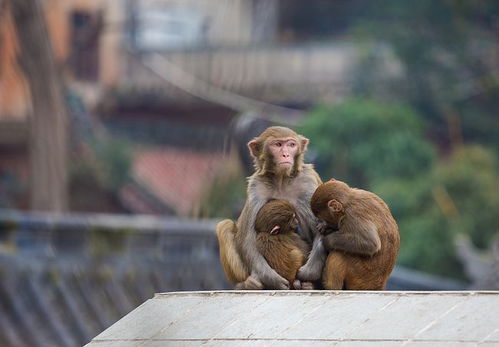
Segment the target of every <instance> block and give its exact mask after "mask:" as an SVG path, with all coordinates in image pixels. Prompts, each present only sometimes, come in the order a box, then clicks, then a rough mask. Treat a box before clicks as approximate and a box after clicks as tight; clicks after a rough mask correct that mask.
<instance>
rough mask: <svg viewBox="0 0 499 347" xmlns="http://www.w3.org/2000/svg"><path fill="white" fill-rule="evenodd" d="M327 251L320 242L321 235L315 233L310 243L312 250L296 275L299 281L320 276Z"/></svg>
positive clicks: (316, 278)
mask: <svg viewBox="0 0 499 347" xmlns="http://www.w3.org/2000/svg"><path fill="white" fill-rule="evenodd" d="M326 257H327V252H326V249H325V248H324V245H323V244H322V236H321V235H320V234H319V233H317V234H316V235H315V237H314V243H313V244H312V251H310V255H309V257H308V260H307V262H306V264H305V265H303V266H302V267H301V268H300V269H299V270H298V273H297V275H296V277H298V279H299V280H301V281H317V280H318V279H320V278H321V275H322V269H323V267H324V263H325V261H326Z"/></svg>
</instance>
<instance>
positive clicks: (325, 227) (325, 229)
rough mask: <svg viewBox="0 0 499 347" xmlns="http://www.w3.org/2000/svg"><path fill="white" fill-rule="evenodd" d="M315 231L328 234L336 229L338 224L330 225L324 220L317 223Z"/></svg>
mask: <svg viewBox="0 0 499 347" xmlns="http://www.w3.org/2000/svg"><path fill="white" fill-rule="evenodd" d="M317 231H318V232H319V233H320V234H321V235H329V234H331V233H334V232H336V231H338V225H331V224H329V223H327V222H325V221H321V222H319V223H317Z"/></svg>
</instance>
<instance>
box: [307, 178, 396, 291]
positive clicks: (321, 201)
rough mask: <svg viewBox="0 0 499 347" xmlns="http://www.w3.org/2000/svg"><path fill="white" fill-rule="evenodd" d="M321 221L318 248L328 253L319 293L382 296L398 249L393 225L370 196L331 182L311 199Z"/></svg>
mask: <svg viewBox="0 0 499 347" xmlns="http://www.w3.org/2000/svg"><path fill="white" fill-rule="evenodd" d="M310 204H311V209H312V211H313V213H314V214H315V215H316V216H317V217H318V218H319V219H321V220H322V221H323V222H322V225H321V227H320V228H319V230H320V232H321V233H322V234H323V239H322V242H323V244H324V247H325V248H326V250H327V251H329V254H328V257H327V260H326V264H325V267H324V271H323V275H322V281H323V285H324V288H325V289H350V290H383V289H384V288H385V286H386V282H387V280H388V276H389V275H390V273H391V272H392V270H393V268H394V266H395V262H396V259H397V255H398V252H399V248H400V236H399V230H398V226H397V223H396V222H395V219H394V218H393V216H392V214H391V213H390V210H389V208H388V206H387V205H386V203H385V202H384V201H383V200H382V199H381V198H380V197H378V196H377V195H375V194H374V193H371V192H368V191H365V190H361V189H356V188H350V187H349V186H348V185H347V184H346V183H344V182H341V181H338V180H334V179H331V180H330V181H328V182H326V183H323V184H322V185H320V186H319V187H318V188H317V189H316V191H315V192H314V194H313V196H312V199H311V203H310Z"/></svg>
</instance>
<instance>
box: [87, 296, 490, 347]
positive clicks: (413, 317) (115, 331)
mask: <svg viewBox="0 0 499 347" xmlns="http://www.w3.org/2000/svg"><path fill="white" fill-rule="evenodd" d="M201 344H203V345H206V346H212V345H217V346H330V345H332V344H339V345H348V346H371V345H372V346H401V345H404V346H423V345H425V346H430V345H448V346H476V345H480V346H497V345H499V292H475V291H461V292H402V291H401V292H397V291H384V292H353V291H352V292H350V291H349V292H346V291H252V292H243V291H208V292H175V293H164V294H156V295H155V297H154V298H153V299H150V300H147V301H146V302H145V303H144V304H142V305H141V306H139V307H138V308H137V309H135V310H134V311H132V312H131V313H130V314H128V315H127V316H125V317H124V318H122V319H121V320H119V321H118V322H117V323H115V324H114V325H112V326H111V327H110V328H108V329H107V330H105V331H104V332H102V333H101V334H100V335H98V336H97V337H95V338H94V339H93V340H92V341H91V342H90V343H89V344H88V345H87V346H104V345H105V346H139V345H140V346H159V345H161V346H197V345H201Z"/></svg>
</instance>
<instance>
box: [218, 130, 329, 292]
mask: <svg viewBox="0 0 499 347" xmlns="http://www.w3.org/2000/svg"><path fill="white" fill-rule="evenodd" d="M308 142H309V140H308V139H307V138H305V137H304V136H302V135H299V134H297V133H296V132H295V131H293V130H291V129H289V128H286V127H281V126H271V127H269V128H267V129H265V130H264V131H263V132H262V133H261V134H260V135H259V136H257V137H255V138H253V139H252V140H251V141H250V142H248V149H249V151H250V154H251V156H252V157H253V160H254V166H255V171H254V173H253V174H252V175H251V176H250V177H249V178H248V183H247V190H246V202H245V204H244V207H243V209H242V211H241V215H240V216H239V218H238V220H237V223H235V222H233V221H232V220H230V219H225V220H223V221H221V222H219V223H218V224H217V226H216V235H217V238H218V243H219V251H220V261H221V264H222V267H223V269H224V272H225V274H226V276H227V278H228V280H229V281H230V282H231V283H232V284H234V285H235V288H236V289H289V288H290V286H291V284H290V283H289V281H288V280H287V279H285V278H283V277H282V276H281V275H279V274H278V273H277V272H276V271H275V270H274V269H272V268H271V267H270V266H269V264H268V263H267V261H266V260H265V258H264V257H263V256H262V254H261V253H260V252H259V251H258V248H257V246H256V236H257V235H256V231H255V220H256V215H257V213H258V211H259V210H260V208H261V207H262V206H263V205H264V204H265V203H266V202H267V201H268V200H270V199H282V200H286V201H288V202H289V203H290V204H291V205H292V206H293V207H294V208H295V209H296V214H297V216H298V220H299V233H300V236H301V237H302V238H303V239H304V240H305V241H306V242H307V243H312V242H313V247H312V251H311V253H310V255H309V258H308V260H307V262H306V263H305V265H304V266H302V267H301V268H300V270H299V271H298V275H300V272H302V273H305V274H306V275H307V276H303V277H304V278H303V280H304V281H306V280H307V278H309V277H310V278H315V280H317V279H319V278H320V276H321V274H322V269H323V266H324V263H325V261H326V255H327V254H326V251H325V249H324V247H323V246H322V243H321V237H320V234H319V233H318V232H317V223H318V220H317V218H316V217H315V216H314V214H313V213H312V211H311V209H310V198H311V197H312V194H313V193H314V191H315V189H316V188H317V187H318V186H319V185H320V184H321V183H322V181H321V179H320V177H319V175H318V174H317V172H316V171H315V170H314V168H313V165H312V164H305V163H304V162H303V157H304V154H305V152H306V150H307V145H308ZM305 283H308V282H305ZM297 289H299V288H297Z"/></svg>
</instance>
